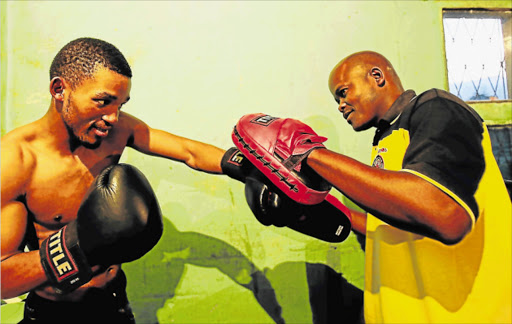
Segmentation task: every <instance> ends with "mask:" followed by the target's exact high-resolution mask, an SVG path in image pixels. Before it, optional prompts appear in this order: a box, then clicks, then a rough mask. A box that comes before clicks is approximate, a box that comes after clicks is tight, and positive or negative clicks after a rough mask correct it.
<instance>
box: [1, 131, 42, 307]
mask: <svg viewBox="0 0 512 324" xmlns="http://www.w3.org/2000/svg"><path fill="white" fill-rule="evenodd" d="M30 164H31V159H30V156H27V155H26V154H23V152H22V150H21V149H20V148H19V147H18V146H15V145H11V143H8V142H7V141H4V140H2V161H1V171H0V174H1V181H2V193H1V194H2V198H1V200H2V202H1V213H2V217H1V241H2V250H1V260H2V261H1V268H2V269H1V271H2V273H1V276H2V284H1V286H2V298H13V297H16V296H19V295H21V294H23V293H25V292H27V291H29V290H32V289H34V288H36V287H38V286H40V285H41V284H43V283H44V282H46V275H45V273H44V270H43V267H42V265H41V261H40V258H39V251H32V252H23V249H24V239H25V232H26V228H27V221H28V212H27V209H26V207H25V205H24V204H23V203H22V202H20V201H18V200H17V198H18V197H20V196H22V195H23V192H24V191H23V188H24V183H25V179H27V177H28V172H30V170H31V166H30Z"/></svg>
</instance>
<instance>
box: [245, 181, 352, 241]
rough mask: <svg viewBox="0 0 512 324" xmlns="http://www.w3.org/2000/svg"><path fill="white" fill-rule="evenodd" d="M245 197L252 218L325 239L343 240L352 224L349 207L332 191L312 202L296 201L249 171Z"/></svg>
mask: <svg viewBox="0 0 512 324" xmlns="http://www.w3.org/2000/svg"><path fill="white" fill-rule="evenodd" d="M245 198H246V200H247V204H248V205H249V208H250V209H251V211H252V213H253V214H254V216H255V217H256V219H257V220H258V221H259V222H260V223H261V224H263V225H265V226H270V225H274V226H277V227H282V226H286V227H288V228H290V229H293V230H295V231H297V232H300V233H302V234H305V235H308V236H311V237H314V238H317V239H320V240H323V241H326V242H333V243H339V242H343V241H344V240H345V239H346V238H347V237H348V235H349V234H350V230H351V228H352V224H351V215H350V210H349V209H348V208H347V207H346V206H345V205H343V204H342V203H341V202H340V201H339V200H338V199H336V198H335V197H334V196H332V195H327V197H326V199H325V200H323V201H322V202H321V203H319V204H316V205H303V204H299V203H297V202H295V201H293V200H292V199H290V198H289V197H287V196H286V195H285V194H283V193H282V192H281V191H280V190H279V189H278V188H276V187H275V186H274V185H273V184H271V183H264V182H261V181H260V180H259V179H258V177H252V176H251V175H249V176H248V177H247V179H246V183H245Z"/></svg>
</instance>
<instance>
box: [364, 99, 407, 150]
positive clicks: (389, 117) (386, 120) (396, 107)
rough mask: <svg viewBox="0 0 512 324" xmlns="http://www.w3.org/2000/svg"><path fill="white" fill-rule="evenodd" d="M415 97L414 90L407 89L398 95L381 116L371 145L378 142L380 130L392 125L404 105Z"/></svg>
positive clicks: (382, 130)
mask: <svg viewBox="0 0 512 324" xmlns="http://www.w3.org/2000/svg"><path fill="white" fill-rule="evenodd" d="M415 97H416V92H414V90H407V91H405V92H404V93H402V94H401V95H400V97H398V98H397V99H396V100H395V102H393V104H392V105H391V107H389V109H388V111H387V112H386V113H385V114H384V116H382V118H381V119H380V120H379V122H378V124H377V130H376V131H375V137H374V138H373V145H374V146H375V145H377V143H378V142H379V139H380V136H381V134H382V132H384V131H385V130H386V129H388V128H389V127H390V126H391V125H393V124H394V123H395V122H396V121H397V120H398V117H400V115H401V114H402V111H404V109H405V107H407V105H408V104H409V102H411V101H412V100H413V99H414V98H415Z"/></svg>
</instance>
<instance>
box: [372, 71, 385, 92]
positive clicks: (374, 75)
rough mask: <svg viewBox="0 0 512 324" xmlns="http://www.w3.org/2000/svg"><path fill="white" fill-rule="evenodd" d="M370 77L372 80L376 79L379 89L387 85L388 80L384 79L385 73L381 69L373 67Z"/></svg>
mask: <svg viewBox="0 0 512 324" xmlns="http://www.w3.org/2000/svg"><path fill="white" fill-rule="evenodd" d="M370 75H371V76H372V78H374V79H375V82H377V85H378V86H379V87H383V86H384V85H385V84H386V78H385V77H384V73H383V72H382V70H381V69H380V68H379V67H373V68H372V69H371V70H370Z"/></svg>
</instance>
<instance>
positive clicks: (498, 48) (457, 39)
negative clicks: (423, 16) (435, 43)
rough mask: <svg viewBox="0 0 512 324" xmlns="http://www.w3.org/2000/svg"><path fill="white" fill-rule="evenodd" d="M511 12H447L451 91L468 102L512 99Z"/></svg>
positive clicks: (447, 55)
mask: <svg viewBox="0 0 512 324" xmlns="http://www.w3.org/2000/svg"><path fill="white" fill-rule="evenodd" d="M510 18H511V10H509V9H507V10H488V9H487V10H486V9H464V10H460V9H445V10H443V27H444V38H445V52H446V61H447V68H448V84H449V91H450V92H451V93H453V94H455V95H456V96H458V97H459V98H461V99H462V100H465V101H487V100H509V99H511V98H512V94H511V88H512V86H511V81H512V76H511V70H512V66H511V65H512V62H511V30H512V22H511V19H510Z"/></svg>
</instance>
